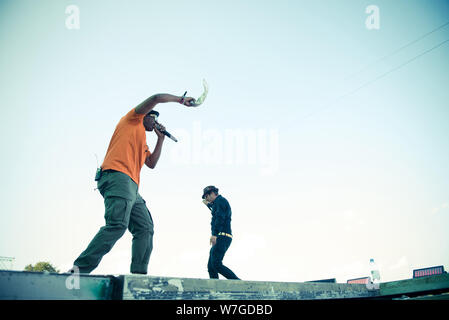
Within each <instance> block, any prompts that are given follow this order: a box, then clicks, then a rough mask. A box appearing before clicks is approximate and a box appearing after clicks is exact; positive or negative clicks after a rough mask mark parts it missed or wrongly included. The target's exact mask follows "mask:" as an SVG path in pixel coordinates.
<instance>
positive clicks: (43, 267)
mask: <svg viewBox="0 0 449 320" xmlns="http://www.w3.org/2000/svg"><path fill="white" fill-rule="evenodd" d="M25 271H32V272H44V271H48V272H56V273H58V272H59V270H58V269H56V268H55V267H53V266H52V265H51V263H50V262H47V261H41V262H37V263H36V264H35V265H34V266H33V265H31V264H29V265H27V266H26V267H25Z"/></svg>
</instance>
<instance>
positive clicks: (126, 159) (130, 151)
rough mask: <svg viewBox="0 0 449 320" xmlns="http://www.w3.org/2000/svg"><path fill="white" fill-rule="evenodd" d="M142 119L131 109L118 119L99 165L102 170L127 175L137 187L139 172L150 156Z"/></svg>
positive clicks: (141, 116)
mask: <svg viewBox="0 0 449 320" xmlns="http://www.w3.org/2000/svg"><path fill="white" fill-rule="evenodd" d="M144 117H145V115H144V114H138V113H136V111H135V110H134V108H133V109H132V110H131V111H130V112H128V113H127V114H126V115H125V116H124V117H123V118H121V119H120V122H119V123H118V124H117V127H116V128H115V131H114V134H113V135H112V138H111V142H110V143H109V147H108V151H107V152H106V156H105V157H104V161H103V164H102V165H101V168H102V169H103V170H107V169H112V170H117V171H120V172H123V173H125V174H127V175H128V176H129V177H130V178H131V179H132V180H133V181H134V182H135V183H137V185H139V182H140V170H141V169H142V167H143V165H144V164H145V160H146V159H147V158H148V157H149V156H150V155H151V152H150V150H149V149H148V145H147V139H146V134H145V127H144V126H143V118H144Z"/></svg>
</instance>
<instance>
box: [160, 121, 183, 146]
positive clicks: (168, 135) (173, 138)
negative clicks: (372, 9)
mask: <svg viewBox="0 0 449 320" xmlns="http://www.w3.org/2000/svg"><path fill="white" fill-rule="evenodd" d="M155 127H156V129H158V130H159V131H160V132H161V133H163V134H164V135H165V136H167V137H169V138H170V139H172V140H173V141H174V142H178V139H176V138H175V137H174V136H172V135H171V134H170V133H169V132H168V131H166V130H162V129H161V125H160V124H159V123H158V122H156V123H155Z"/></svg>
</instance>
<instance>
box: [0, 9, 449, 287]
mask: <svg viewBox="0 0 449 320" xmlns="http://www.w3.org/2000/svg"><path fill="white" fill-rule="evenodd" d="M68 5H77V6H78V7H79V9H80V29H79V30H68V29H67V28H66V25H65V20H66V17H67V15H66V13H65V8H66V7H67V6H68ZM368 5H377V6H378V7H379V10H380V29H379V30H368V29H367V28H366V26H365V20H366V18H367V17H368V14H366V13H365V9H366V7H367V6H368ZM448 21H449V1H447V0H446V1H444V0H440V1H437V0H432V1H424V0H407V1H404V0H399V1H361V0H358V1H329V0H326V1H324V0H323V1H295V2H293V1H263V2H260V1H226V2H223V1H128V2H126V5H125V3H124V2H122V1H79V0H78V1H76V0H74V1H22V0H20V1H4V0H3V1H0V48H1V50H0V97H1V108H0V112H1V118H0V119H1V126H0V128H1V129H0V130H1V148H2V157H1V158H0V167H1V168H2V170H3V172H2V173H3V177H4V182H3V187H2V198H3V199H2V202H1V205H0V212H1V214H2V220H1V221H2V223H1V225H0V256H12V257H15V258H16V263H15V268H16V269H23V267H24V266H25V265H26V264H28V263H35V262H37V261H40V260H49V261H50V262H52V263H53V264H55V265H56V266H57V267H59V268H60V269H61V270H62V271H65V270H66V269H68V268H69V267H70V266H71V263H72V262H73V260H74V259H75V258H76V257H77V256H78V255H79V253H81V251H83V250H84V249H85V247H86V246H87V244H88V243H89V241H90V240H91V239H92V237H93V236H94V235H95V233H96V232H97V231H98V229H99V228H100V227H101V226H102V225H103V223H104V220H103V214H104V207H103V199H102V198H101V196H100V194H99V193H98V191H94V190H93V189H94V188H95V183H94V181H93V175H94V173H95V167H96V159H95V154H97V155H98V157H99V160H100V162H101V161H102V159H103V157H104V155H105V152H106V149H107V146H108V143H109V139H110V137H111V135H112V133H113V130H114V128H115V125H116V124H117V122H118V121H119V119H120V117H122V116H123V115H124V114H126V113H127V112H128V111H129V110H130V109H131V108H133V107H135V106H136V105H137V104H139V103H140V102H141V101H142V100H144V99H145V98H147V97H148V96H150V95H152V94H154V93H158V92H168V93H173V94H178V95H181V94H182V93H184V91H185V90H187V91H188V94H189V95H191V96H194V97H198V96H199V95H200V94H201V92H202V85H201V81H202V79H203V78H205V79H206V80H207V81H208V83H209V87H210V91H209V96H208V98H207V100H206V102H205V103H204V104H203V105H202V106H201V107H200V108H198V109H188V108H184V107H182V106H180V105H176V104H166V105H161V106H158V107H157V110H159V111H160V112H161V116H160V121H161V122H162V123H163V124H164V125H166V127H167V128H168V130H169V131H172V132H173V133H176V134H175V136H177V137H178V138H179V142H178V143H174V142H173V141H171V140H169V139H166V141H165V143H164V148H163V154H162V156H161V159H160V162H159V164H158V166H157V167H156V169H155V170H150V169H148V168H146V167H144V168H143V169H142V173H141V187H140V193H141V195H142V196H143V197H144V198H145V199H146V200H147V204H148V207H149V209H150V211H151V213H152V215H153V219H154V221H155V237H154V251H153V254H152V256H151V260H150V268H149V273H150V275H157V276H181V277H198V278H207V277H208V274H207V270H206V264H207V258H208V252H209V251H208V250H209V246H208V239H209V233H210V214H209V211H208V210H207V208H205V207H204V205H203V204H202V203H201V198H200V195H201V191H202V188H203V187H204V186H206V185H209V184H215V185H217V186H218V187H219V188H220V190H221V192H222V194H223V195H224V196H225V197H226V198H227V199H228V200H229V201H230V203H231V206H232V209H233V225H232V227H233V232H234V235H235V238H234V241H233V243H232V245H231V248H230V250H229V252H228V253H227V255H226V257H225V261H224V262H225V264H227V265H229V267H231V268H232V269H233V270H234V271H235V273H236V274H237V275H238V276H239V277H241V278H243V279H249V280H273V281H307V280H314V279H320V278H332V277H336V278H337V280H338V281H340V282H344V281H346V280H347V279H350V278H356V277H361V276H365V275H366V274H367V268H368V267H369V266H368V262H369V259H370V258H374V259H375V260H376V261H377V262H378V264H379V266H380V269H381V270H380V273H381V276H382V280H383V281H389V280H395V279H402V278H409V277H410V276H411V270H413V269H416V268H421V267H426V266H432V265H441V264H443V265H444V266H445V267H446V269H447V268H449V254H448V253H449V245H448V244H449V236H448V232H447V230H448V227H449V193H448V190H449V166H448V165H447V164H448V163H449V125H448V120H449V104H448V101H449V91H448V90H447V88H448V87H449V79H448V74H449V59H448V58H449V43H446V44H445V45H442V46H441V47H439V48H437V49H435V50H434V51H432V52H429V53H428V54H425V55H424V56H422V57H420V58H419V59H417V60H415V61H413V62H411V63H409V64H407V65H405V66H404V67H402V68H400V69H398V70H396V71H394V72H392V73H390V74H388V75H387V76H385V77H383V78H381V79H379V80H378V81H376V82H374V83H372V84H370V85H368V86H366V87H364V88H362V89H360V90H358V91H357V92H355V93H353V94H349V95H346V94H347V93H349V92H352V91H353V90H354V89H356V88H358V87H359V86H361V85H363V84H364V83H366V82H369V81H371V80H373V79H376V78H377V77H379V76H381V75H382V74H384V73H386V72H388V71H389V70H392V69H394V68H396V67H397V66H400V65H401V64H403V63H404V62H406V61H408V60H410V59H412V58H413V57H415V56H417V55H419V54H421V53H422V52H424V51H426V50H428V49H430V48H432V47H434V46H435V45H437V44H438V43H441V42H442V41H444V40H446V39H449V25H448V26H446V27H445V28H442V29H440V30H438V31H437V32H434V33H432V34H430V35H429V36H427V37H426V38H424V39H422V40H420V41H419V42H417V43H415V44H414V45H412V46H410V47H408V48H406V49H404V50H402V51H400V52H398V53H397V54H395V55H392V56H389V57H388V58H387V59H384V60H382V61H381V62H379V63H376V64H375V65H372V66H371V67H369V68H366V69H364V70H363V72H360V73H357V74H356V75H355V76H353V77H350V78H348V76H351V75H353V74H354V73H356V72H358V71H359V70H361V69H363V68H364V67H365V66H368V65H370V64H371V63H372V62H374V61H376V60H378V59H379V58H382V57H384V56H386V55H389V54H390V53H392V52H394V51H395V50H397V49H398V48H400V47H402V46H403V45H406V44H407V43H409V42H411V41H413V40H415V39H417V38H419V37H420V36H422V35H423V34H426V33H427V32H429V31H431V30H433V29H435V28H437V27H438V26H440V25H442V24H444V23H445V22H448ZM341 96H344V97H343V98H341V99H338V97H341ZM310 114H311V116H309V115H310ZM238 130H247V131H248V132H250V133H254V134H256V133H259V132H261V134H262V135H260V136H257V138H256V142H257V143H258V144H257V148H256V150H257V152H256V153H254V154H252V156H254V158H253V160H255V161H254V163H243V164H238V163H236V162H235V161H234V162H233V161H231V163H226V162H225V161H224V159H225V156H228V155H229V153H233V152H235V153H236V152H237V149H236V148H234V149H232V148H231V149H230V150H228V151H226V150H227V149H225V147H224V145H225V144H226V142H227V141H228V140H229V139H228V140H227V138H226V132H233V133H236V132H238ZM198 131H199V132H200V133H201V134H202V135H203V136H202V138H198V136H197V133H198ZM208 139H209V140H208ZM270 139H272V140H270ZM147 141H148V144H149V145H150V148H153V147H154V145H155V136H154V134H153V133H148V134H147ZM211 141H212V142H211ZM199 144H201V146H200V147H198V145H199ZM260 146H268V149H266V151H267V152H266V153H268V157H264V156H263V150H264V149H263V148H262V147H260ZM259 147H260V148H262V149H259ZM214 148H215V149H214ZM214 150H215V151H217V150H218V151H219V152H223V151H224V154H220V153H214V152H215V151H214ZM251 150H252V149H251ZM261 150H262V151H261ZM208 152H209V153H208ZM210 152H212V153H213V155H215V156H216V158H215V160H216V161H215V162H214V161H212V163H208V162H206V160H205V157H207V156H208V155H210ZM261 152H262V153H261ZM232 155H234V154H232ZM194 159H197V160H198V161H196V162H195V160H194ZM267 159H268V160H267ZM267 161H268V162H267ZM264 166H268V167H270V166H271V169H273V170H271V172H268V173H266V172H265V173H264V171H263V170H262V169H263V167H264ZM130 248H131V236H130V234H129V233H127V234H126V235H125V236H124V237H123V238H122V239H120V240H119V241H118V242H117V244H116V246H115V247H114V248H113V249H112V251H111V252H110V253H109V254H108V255H107V256H105V257H104V259H103V261H102V263H101V264H100V266H99V267H98V268H97V269H96V270H95V271H94V273H98V274H101V273H113V274H119V273H128V272H129V263H130V251H131V250H130Z"/></svg>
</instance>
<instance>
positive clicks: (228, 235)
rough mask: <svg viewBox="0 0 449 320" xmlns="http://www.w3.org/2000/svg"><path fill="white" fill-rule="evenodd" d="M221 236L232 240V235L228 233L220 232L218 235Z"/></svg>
mask: <svg viewBox="0 0 449 320" xmlns="http://www.w3.org/2000/svg"><path fill="white" fill-rule="evenodd" d="M218 235H219V236H225V237H229V238H231V239H232V234H229V233H226V232H219V233H218Z"/></svg>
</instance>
